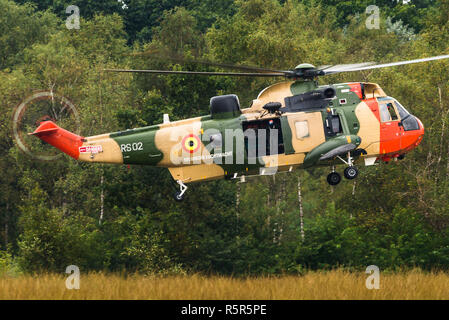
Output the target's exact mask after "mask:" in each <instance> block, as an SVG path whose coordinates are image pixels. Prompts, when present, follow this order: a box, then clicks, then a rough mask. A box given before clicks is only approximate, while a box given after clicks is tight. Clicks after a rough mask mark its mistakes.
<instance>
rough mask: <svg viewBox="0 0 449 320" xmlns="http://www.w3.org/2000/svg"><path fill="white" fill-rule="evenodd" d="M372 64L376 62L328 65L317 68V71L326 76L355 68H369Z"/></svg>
mask: <svg viewBox="0 0 449 320" xmlns="http://www.w3.org/2000/svg"><path fill="white" fill-rule="evenodd" d="M373 64H376V62H362V63H350V64H337V65H330V66H319V67H318V68H317V69H318V70H322V71H324V72H325V73H326V74H330V73H332V72H335V71H339V72H342V71H343V70H352V69H355V68H361V67H366V66H371V65H373Z"/></svg>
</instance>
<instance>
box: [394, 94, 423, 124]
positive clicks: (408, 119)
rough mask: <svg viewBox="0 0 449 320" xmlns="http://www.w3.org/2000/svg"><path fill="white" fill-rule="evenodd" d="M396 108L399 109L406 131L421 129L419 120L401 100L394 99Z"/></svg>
mask: <svg viewBox="0 0 449 320" xmlns="http://www.w3.org/2000/svg"><path fill="white" fill-rule="evenodd" d="M394 103H395V105H396V108H397V109H398V111H399V116H400V117H401V123H402V126H403V127H404V130H405V131H411V130H419V124H418V121H417V120H416V118H415V117H414V116H412V115H411V114H410V113H409V112H408V111H407V110H406V109H405V108H404V107H403V106H402V105H401V104H400V103H399V102H397V101H396V100H395V101H394Z"/></svg>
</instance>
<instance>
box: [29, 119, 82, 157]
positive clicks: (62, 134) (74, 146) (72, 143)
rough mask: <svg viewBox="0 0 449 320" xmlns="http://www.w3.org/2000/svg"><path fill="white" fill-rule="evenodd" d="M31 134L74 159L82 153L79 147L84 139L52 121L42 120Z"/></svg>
mask: <svg viewBox="0 0 449 320" xmlns="http://www.w3.org/2000/svg"><path fill="white" fill-rule="evenodd" d="M30 135H35V136H36V137H38V138H39V139H41V140H43V141H45V142H47V143H48V144H51V145H52V146H53V147H55V148H57V149H59V150H61V151H62V152H64V153H66V154H68V155H69V156H71V157H72V158H74V159H78V157H79V155H80V153H79V147H81V146H82V145H83V139H84V138H83V137H80V136H78V135H76V134H74V133H72V132H70V131H67V130H64V129H62V128H60V127H58V126H57V125H56V124H55V123H54V122H52V121H44V122H41V124H40V126H39V127H38V128H37V129H36V130H34V132H33V133H30Z"/></svg>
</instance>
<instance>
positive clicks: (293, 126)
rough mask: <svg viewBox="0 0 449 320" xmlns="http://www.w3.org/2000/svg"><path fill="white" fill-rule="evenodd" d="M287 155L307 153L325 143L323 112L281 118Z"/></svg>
mask: <svg viewBox="0 0 449 320" xmlns="http://www.w3.org/2000/svg"><path fill="white" fill-rule="evenodd" d="M281 126H282V134H283V137H284V151H285V154H292V153H306V152H309V151H311V150H312V149H313V148H315V147H316V146H318V145H320V144H321V143H323V142H325V141H326V139H325V136H324V126H323V118H322V116H321V112H319V111H317V112H297V113H291V114H286V115H284V116H282V117H281Z"/></svg>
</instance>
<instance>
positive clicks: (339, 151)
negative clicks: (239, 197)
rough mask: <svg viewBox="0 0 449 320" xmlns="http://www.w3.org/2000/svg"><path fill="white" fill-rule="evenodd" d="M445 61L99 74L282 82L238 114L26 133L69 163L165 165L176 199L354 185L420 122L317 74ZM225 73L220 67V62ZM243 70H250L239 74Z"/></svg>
mask: <svg viewBox="0 0 449 320" xmlns="http://www.w3.org/2000/svg"><path fill="white" fill-rule="evenodd" d="M447 58H449V55H440V56H434V57H429V58H422V59H415V60H407V61H399V62H393V63H385V64H378V63H374V62H365V63H357V64H340V65H330V66H329V65H327V66H320V67H315V66H313V65H311V64H307V63H303V64H300V65H298V66H296V67H295V68H294V69H291V70H274V69H264V68H259V67H249V66H232V67H234V68H236V69H243V70H245V71H246V72H196V71H171V70H131V69H105V71H108V72H130V73H150V74H196V75H205V76H246V77H284V78H285V81H282V82H278V83H275V84H273V85H271V86H269V87H267V88H265V89H263V90H262V91H261V92H260V93H259V95H258V96H257V98H256V99H254V100H253V101H252V103H251V105H250V106H249V107H247V108H241V106H240V102H239V99H238V97H237V96H236V95H234V94H227V95H221V96H215V97H212V98H211V99H210V114H208V115H204V116H200V117H195V118H189V119H184V120H179V121H170V118H169V115H168V114H164V117H163V123H161V124H157V125H151V126H146V127H141V128H134V129H127V130H125V131H118V132H113V133H105V134H100V135H96V136H90V137H83V136H79V135H77V134H75V133H72V132H69V131H67V130H65V129H63V128H60V127H59V126H58V125H57V124H56V123H54V122H53V121H51V120H47V121H42V122H40V124H39V126H38V127H37V129H36V130H35V131H34V132H32V133H29V134H30V135H34V136H36V137H38V138H39V139H41V140H43V141H44V142H46V143H48V144H50V145H52V146H54V147H56V148H57V149H59V150H61V151H62V152H64V153H66V154H68V155H69V156H70V157H72V158H74V159H76V160H79V161H85V162H94V163H112V164H127V165H129V164H138V165H151V166H158V167H165V168H168V170H169V172H170V174H171V176H172V177H173V179H174V180H175V181H176V183H177V184H178V185H179V191H176V193H175V194H174V198H175V200H177V201H181V200H183V199H184V196H185V194H186V190H187V188H188V187H187V185H186V184H188V183H192V182H197V181H207V180H214V179H222V178H226V179H240V180H241V181H242V182H244V181H245V177H250V176H259V175H272V174H276V173H278V172H291V171H293V170H294V169H306V168H311V167H315V166H329V167H330V168H331V172H330V173H329V174H328V176H327V182H328V183H329V184H330V185H332V186H335V185H337V184H339V183H340V181H341V180H342V178H341V175H340V174H339V173H338V172H337V171H336V169H335V166H336V165H338V164H344V165H345V169H344V171H343V175H344V177H345V178H346V179H349V180H352V179H355V178H356V177H357V175H358V173H359V169H358V168H357V167H356V166H355V163H362V164H364V165H365V166H370V165H374V164H375V163H377V162H380V161H384V162H388V161H390V160H393V159H399V160H401V159H403V158H404V156H405V154H406V153H408V152H410V151H411V150H412V149H414V148H416V147H417V146H418V145H419V144H420V142H421V141H422V139H423V136H424V125H423V123H422V122H421V121H420V120H419V119H418V118H417V117H416V116H414V115H412V114H410V112H408V111H407V109H406V108H405V107H403V106H402V105H401V104H400V103H399V102H398V101H397V100H396V99H395V98H393V97H390V96H388V95H387V94H386V93H385V92H384V91H383V89H382V88H381V87H380V86H379V85H378V84H376V83H371V82H348V83H338V84H331V85H319V84H318V81H317V79H318V77H321V76H326V75H330V74H336V73H342V72H355V71H362V70H371V69H377V68H386V67H393V66H399V65H405V64H412V63H422V62H427V61H433V60H440V59H447ZM220 66H222V67H223V66H224V67H227V66H228V65H220ZM248 71H250V72H248Z"/></svg>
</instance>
